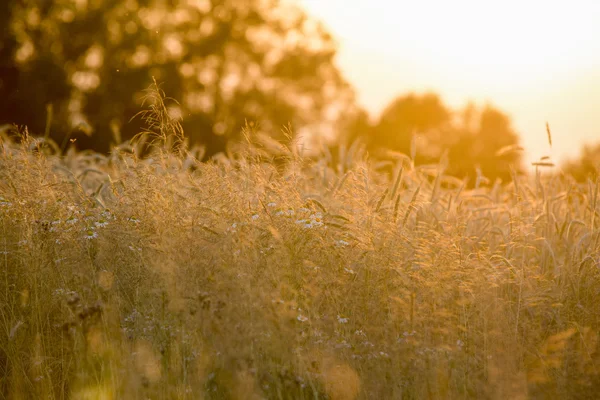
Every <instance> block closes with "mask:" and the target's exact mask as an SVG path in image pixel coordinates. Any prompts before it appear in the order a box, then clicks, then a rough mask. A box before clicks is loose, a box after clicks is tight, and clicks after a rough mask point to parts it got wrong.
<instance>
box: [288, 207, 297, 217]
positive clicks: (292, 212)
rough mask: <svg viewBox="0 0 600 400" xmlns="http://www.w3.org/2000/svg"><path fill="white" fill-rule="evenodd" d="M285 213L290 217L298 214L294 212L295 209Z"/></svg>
mask: <svg viewBox="0 0 600 400" xmlns="http://www.w3.org/2000/svg"><path fill="white" fill-rule="evenodd" d="M285 213H286V215H289V216H292V215H294V214H296V213H295V212H294V210H293V209H291V208H288V210H287V211H286V212H285Z"/></svg>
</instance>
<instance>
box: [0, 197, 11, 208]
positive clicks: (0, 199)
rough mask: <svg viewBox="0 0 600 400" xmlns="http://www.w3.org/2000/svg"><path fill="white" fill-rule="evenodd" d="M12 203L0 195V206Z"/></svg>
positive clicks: (8, 205) (7, 205)
mask: <svg viewBox="0 0 600 400" xmlns="http://www.w3.org/2000/svg"><path fill="white" fill-rule="evenodd" d="M10 206H12V203H11V202H10V201H8V200H6V199H5V198H4V197H0V207H10Z"/></svg>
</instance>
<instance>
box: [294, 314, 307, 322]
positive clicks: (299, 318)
mask: <svg viewBox="0 0 600 400" xmlns="http://www.w3.org/2000/svg"><path fill="white" fill-rule="evenodd" d="M296 319H297V320H298V321H300V322H306V321H308V317H305V316H304V315H302V314H300V315H298V316H297V317H296Z"/></svg>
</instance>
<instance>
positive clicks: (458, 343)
mask: <svg viewBox="0 0 600 400" xmlns="http://www.w3.org/2000/svg"><path fill="white" fill-rule="evenodd" d="M456 345H457V346H458V347H463V346H464V345H465V343H464V342H463V341H462V340H460V339H458V340H457V341H456Z"/></svg>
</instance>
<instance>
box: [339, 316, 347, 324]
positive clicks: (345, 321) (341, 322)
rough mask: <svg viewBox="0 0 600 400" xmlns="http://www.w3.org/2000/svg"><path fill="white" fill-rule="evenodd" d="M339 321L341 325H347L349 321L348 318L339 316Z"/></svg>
mask: <svg viewBox="0 0 600 400" xmlns="http://www.w3.org/2000/svg"><path fill="white" fill-rule="evenodd" d="M337 320H338V322H339V323H340V324H347V323H348V321H349V319H348V318H342V317H340V316H339V315H338V316H337Z"/></svg>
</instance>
